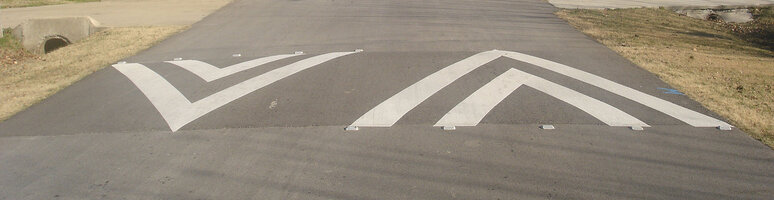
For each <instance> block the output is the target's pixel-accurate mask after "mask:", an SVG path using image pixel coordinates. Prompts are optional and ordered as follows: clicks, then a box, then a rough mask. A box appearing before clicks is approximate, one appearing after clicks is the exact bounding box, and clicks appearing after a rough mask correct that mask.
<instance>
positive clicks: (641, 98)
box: [505, 52, 731, 127]
mask: <svg viewBox="0 0 774 200" xmlns="http://www.w3.org/2000/svg"><path fill="white" fill-rule="evenodd" d="M505 56H506V57H509V58H512V59H516V60H519V61H522V62H526V63H530V64H533V65H535V66H539V67H542V68H545V69H548V70H551V71H554V72H556V73H559V74H563V75H565V76H568V77H571V78H574V79H577V80H579V81H583V82H586V83H588V84H591V85H594V86H596V87H599V88H602V89H604V90H607V91H609V92H612V93H614V94H617V95H620V96H622V97H625V98H628V99H630V100H632V101H635V102H638V103H640V104H643V105H645V106H648V107H650V108H653V109H655V110H658V111H660V112H662V113H664V114H667V115H669V116H672V117H674V118H676V119H678V120H680V121H683V122H685V123H687V124H689V125H691V126H694V127H719V126H731V125H729V124H728V123H726V122H723V121H720V120H717V119H715V118H712V117H709V116H707V115H704V114H701V113H699V112H696V111H693V110H690V109H687V108H684V107H682V106H679V105H677V104H674V103H672V102H669V101H666V100H662V99H659V98H657V97H654V96H651V95H648V94H645V93H643V92H640V91H637V90H635V89H632V88H629V87H626V86H624V85H621V84H618V83H616V82H613V81H610V80H607V79H605V78H602V77H599V76H597V75H594V74H591V73H588V72H584V71H581V70H578V69H575V68H572V67H569V66H566V65H563V64H560V63H556V62H553V61H550V60H545V59H542V58H538V57H535V56H530V55H527V54H522V53H518V52H507V54H505Z"/></svg>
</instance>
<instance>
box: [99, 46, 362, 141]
mask: <svg viewBox="0 0 774 200" xmlns="http://www.w3.org/2000/svg"><path fill="white" fill-rule="evenodd" d="M353 53H356V52H336V53H328V54H323V55H319V56H315V57H311V58H307V59H304V60H301V61H298V62H295V63H293V64H290V65H287V66H284V67H281V68H278V69H274V70H272V71H269V72H266V73H264V74H261V75H259V76H257V77H253V78H251V79H248V80H246V81H243V82H241V83H238V84H236V85H234V86H231V87H229V88H226V89H224V90H222V91H220V92H217V93H215V94H212V95H210V96H208V97H206V98H204V99H201V100H199V101H197V102H194V103H191V102H190V101H189V100H188V99H187V98H185V96H183V94H181V93H180V91H178V90H177V89H176V88H175V87H174V86H172V84H170V83H169V82H168V81H167V80H165V79H164V77H162V76H161V75H159V74H157V73H156V72H154V71H152V70H150V69H148V68H147V67H145V66H144V65H142V64H137V63H131V64H117V65H113V67H115V68H116V69H117V70H118V71H120V72H121V73H123V74H124V75H125V76H126V77H127V78H129V80H131V81H132V82H133V83H134V84H135V85H137V88H139V89H140V91H142V92H143V93H144V94H145V96H146V97H148V100H150V102H151V103H152V104H153V106H155V107H156V109H157V110H158V111H159V113H161V116H162V117H164V120H166V121H167V124H168V125H169V128H170V129H171V130H172V131H177V130H179V129H180V128H181V127H183V126H185V125H186V124H188V123H190V122H192V121H193V120H196V119H198V118H199V117H201V116H203V115H205V114H207V113H209V112H211V111H213V110H215V109H217V108H219V107H221V106H223V105H226V104H228V103H230V102H231V101H234V100H236V99H238V98H240V97H242V96H245V95H247V94H249V93H251V92H254V91H256V90H258V89H261V88H263V87H264V86H267V85H269V84H271V83H274V82H276V81H278V80H281V79H283V78H285V77H288V76H290V75H293V74H295V73H298V72H300V71H302V70H305V69H308V68H311V67H314V66H316V65H319V64H321V63H324V62H327V61H329V60H332V59H335V58H338V57H341V56H346V55H349V54H353Z"/></svg>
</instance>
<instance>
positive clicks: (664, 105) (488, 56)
mask: <svg viewBox="0 0 774 200" xmlns="http://www.w3.org/2000/svg"><path fill="white" fill-rule="evenodd" d="M502 56H505V57H508V58H511V59H515V60H518V61H522V62H526V63H529V64H532V65H535V66H538V67H541V68H544V69H548V70H551V71H554V72H556V73H559V74H563V75H565V76H568V77H571V78H574V79H576V80H579V81H582V82H586V83H588V84H591V85H594V86H596V87H599V88H601V89H604V90H607V91H608V92H612V93H614V94H617V95H620V96H622V97H625V98H628V99H630V100H632V101H635V102H638V103H640V104H643V105H645V106H648V107H650V108H653V109H655V110H658V111H660V112H662V113H665V114H667V115H669V116H672V117H674V118H676V119H678V120H681V121H683V122H685V123H687V124H689V125H691V126H694V127H721V126H731V125H729V124H728V123H726V122H723V121H720V120H717V119H714V118H712V117H709V116H706V115H704V114H701V113H699V112H696V111H693V110H690V109H687V108H684V107H681V106H679V105H677V104H674V103H671V102H669V101H665V100H662V99H659V98H656V97H654V96H651V95H648V94H645V93H643V92H640V91H637V90H635V89H632V88H629V87H626V86H624V85H621V84H618V83H615V82H613V81H610V80H607V79H605V78H602V77H600V76H597V75H594V74H591V73H588V72H584V71H582V70H578V69H575V68H572V67H569V66H566V65H563V64H560V63H556V62H553V61H549V60H545V59H542V58H538V57H535V56H530V55H526V54H522V53H518V52H511V51H500V50H492V51H486V52H481V53H478V54H476V55H473V56H471V57H468V58H466V59H464V60H461V61H459V62H457V63H455V64H452V65H450V66H448V67H446V68H443V69H441V70H439V71H438V72H435V73H433V74H431V75H430V76H427V77H425V78H424V79H422V80H420V81H418V82H416V83H414V84H413V85H411V86H409V87H407V88H406V89H404V90H402V91H401V92H399V93H398V94H395V95H393V96H392V97H390V98H389V99H387V100H385V101H384V102H382V103H380V104H379V105H377V106H376V107H374V108H372V109H371V110H369V111H368V112H366V113H365V114H363V115H362V116H361V117H360V118H358V119H357V120H355V122H353V123H352V125H354V126H363V127H390V126H392V125H394V124H395V122H397V121H398V120H400V118H402V117H403V116H404V115H405V114H406V113H408V111H410V110H412V109H414V108H415V107H416V106H417V105H419V104H420V103H422V102H423V101H425V100H426V99H427V98H429V97H430V96H432V95H433V94H435V93H437V92H438V91H440V90H441V89H443V88H444V87H446V86H448V85H449V84H451V83H452V82H454V81H456V80H457V79H459V78H460V77H462V76H463V75H465V74H467V73H469V72H471V71H473V70H475V69H476V68H478V67H481V66H483V65H484V64H486V63H489V62H491V61H493V60H495V59H497V58H499V57H502ZM538 87H540V86H538ZM584 96H585V95H584ZM595 101H598V100H595ZM605 105H606V104H605ZM605 107H607V106H605ZM608 110H610V109H608ZM615 110H618V109H615ZM584 111H585V110H584ZM619 111H620V110H619ZM588 112H593V111H591V110H589V111H587V113H588ZM484 114H485V113H484ZM590 114H591V113H590ZM599 114H601V113H599ZM620 114H621V113H616V114H614V115H620ZM624 114H625V113H624ZM474 115H475V116H478V115H481V113H475V114H474ZM626 115H628V114H626ZM598 116H600V117H602V116H603V115H598ZM629 116H630V115H629ZM595 117H596V116H595ZM471 118H476V117H471ZM632 118H633V117H632ZM634 120H636V118H635V119H631V118H627V119H626V120H625V121H628V122H634ZM603 121H605V120H603ZM636 121H639V120H636ZM469 122H470V121H468V123H469ZM607 122H611V123H610V124H613V125H616V126H618V125H625V124H628V123H618V122H615V120H612V119H609V120H607V121H606V123H607ZM640 122H641V121H640ZM642 124H643V125H644V123H642ZM644 126H647V125H644Z"/></svg>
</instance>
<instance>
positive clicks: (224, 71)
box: [167, 54, 302, 82]
mask: <svg viewBox="0 0 774 200" xmlns="http://www.w3.org/2000/svg"><path fill="white" fill-rule="evenodd" d="M235 55H236V54H235ZM299 55H302V54H284V55H276V56H269V57H263V58H258V59H255V60H250V61H245V62H242V63H239V64H235V65H231V66H228V67H225V68H218V67H215V66H212V65H210V64H208V63H205V62H202V61H198V60H179V61H167V63H171V64H175V65H177V66H180V67H182V68H183V69H186V70H188V71H190V72H191V73H194V74H196V75H197V76H199V77H201V78H202V79H204V80H205V81H207V82H211V81H214V80H218V79H220V78H223V77H226V76H229V75H232V74H235V73H238V72H241V71H245V70H248V69H252V68H254V67H258V66H261V65H264V64H266V63H270V62H274V61H277V60H282V59H285V58H290V57H293V56H299ZM240 56H241V55H240ZM235 57H236V56H235Z"/></svg>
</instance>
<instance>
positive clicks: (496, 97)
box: [435, 69, 648, 127]
mask: <svg viewBox="0 0 774 200" xmlns="http://www.w3.org/2000/svg"><path fill="white" fill-rule="evenodd" d="M522 84H523V85H527V86H529V87H532V88H535V89H537V90H539V91H541V92H544V93H546V94H548V95H551V96H553V97H554V98H557V99H559V100H562V101H564V102H566V103H568V104H570V105H572V106H575V107H576V108H578V109H581V110H583V111H584V112H586V113H588V114H590V115H591V116H593V117H595V118H597V119H599V120H600V121H602V122H604V123H605V124H607V125H609V126H634V125H636V126H645V127H648V125H647V124H645V123H644V122H642V121H640V120H638V119H637V118H635V117H633V116H631V115H629V114H626V113H625V112H623V111H621V110H619V109H617V108H615V107H613V106H610V105H608V104H606V103H603V102H601V101H599V100H596V99H594V98H591V97H589V96H587V95H584V94H581V93H579V92H577V91H575V90H572V89H569V88H567V87H564V86H561V85H559V84H556V83H553V82H551V81H548V80H546V79H543V78H540V77H537V76H534V75H531V74H528V73H526V72H522V71H519V70H517V69H510V70H508V71H506V72H505V73H503V74H502V75H500V76H498V77H497V78H495V79H493V80H492V81H491V82H489V83H488V84H486V85H484V86H483V87H481V88H480V89H479V90H477V91H476V92H474V93H473V94H471V95H470V96H468V98H466V99H465V100H463V101H462V102H460V103H459V104H458V105H457V106H456V107H454V108H453V109H452V110H451V111H449V112H448V113H446V115H444V116H443V118H441V120H439V121H438V123H436V125H435V126H476V125H478V123H479V122H481V120H482V119H483V118H484V117H485V116H486V114H487V113H489V112H490V111H491V110H492V108H494V107H495V106H497V104H499V103H500V102H501V101H502V100H504V99H505V98H506V97H508V95H510V94H511V93H512V92H513V91H515V90H516V89H517V88H519V86H521V85H522Z"/></svg>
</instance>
